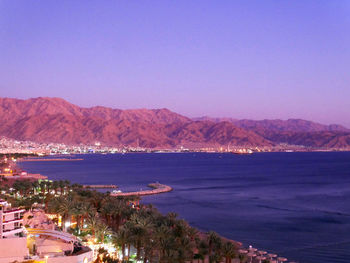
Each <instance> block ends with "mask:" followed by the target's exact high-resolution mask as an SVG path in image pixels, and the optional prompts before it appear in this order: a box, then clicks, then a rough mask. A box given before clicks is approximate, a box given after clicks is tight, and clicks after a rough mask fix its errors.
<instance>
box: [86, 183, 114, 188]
mask: <svg viewBox="0 0 350 263" xmlns="http://www.w3.org/2000/svg"><path fill="white" fill-rule="evenodd" d="M83 187H84V188H90V189H116V188H118V186H117V185H115V184H85V185H83Z"/></svg>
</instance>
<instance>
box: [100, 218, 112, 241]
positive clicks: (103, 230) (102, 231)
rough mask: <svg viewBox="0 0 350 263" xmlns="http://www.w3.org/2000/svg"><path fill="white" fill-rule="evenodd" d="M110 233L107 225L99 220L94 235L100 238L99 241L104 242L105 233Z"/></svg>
mask: <svg viewBox="0 0 350 263" xmlns="http://www.w3.org/2000/svg"><path fill="white" fill-rule="evenodd" d="M111 234H112V231H111V229H110V228H109V227H108V225H106V224H105V223H103V222H99V224H98V225H97V228H96V236H97V237H98V238H99V239H100V240H101V243H104V240H105V236H106V235H111Z"/></svg>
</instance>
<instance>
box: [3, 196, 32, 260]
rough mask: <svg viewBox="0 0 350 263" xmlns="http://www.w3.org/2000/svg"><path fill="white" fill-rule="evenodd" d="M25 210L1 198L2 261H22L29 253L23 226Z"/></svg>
mask: <svg viewBox="0 0 350 263" xmlns="http://www.w3.org/2000/svg"><path fill="white" fill-rule="evenodd" d="M24 212H25V210H24V209H18V208H11V205H9V204H8V203H7V202H6V201H4V200H1V199H0V263H3V262H4V263H5V262H13V261H15V260H18V261H21V260H23V258H25V257H27V256H28V254H29V251H28V248H27V238H26V235H25V229H24V227H23V214H24Z"/></svg>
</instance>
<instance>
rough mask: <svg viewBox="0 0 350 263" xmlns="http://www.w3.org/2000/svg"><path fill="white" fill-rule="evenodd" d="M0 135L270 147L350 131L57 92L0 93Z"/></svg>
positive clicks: (328, 140) (326, 142)
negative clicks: (68, 97) (74, 98)
mask: <svg viewBox="0 0 350 263" xmlns="http://www.w3.org/2000/svg"><path fill="white" fill-rule="evenodd" d="M0 136H6V137H9V138H13V139H17V140H31V141H37V142H58V143H66V144H80V143H83V144H92V143H94V142H96V141H99V142H101V143H102V144H105V145H110V146H112V145H113V146H123V145H124V146H140V147H148V148H165V147H166V148H169V147H176V146H180V145H183V146H185V147H212V146H216V147H217V146H224V147H227V146H228V145H230V146H247V147H254V146H259V147H264V146H266V147H271V146H273V145H275V144H278V143H281V142H282V143H288V144H298V145H307V146H312V147H332V148H346V147H349V146H350V141H349V136H350V131H349V130H348V129H346V128H345V127H343V126H340V125H329V126H327V125H322V124H318V123H314V122H310V121H304V120H287V121H283V120H263V121H253V120H237V119H231V118H225V119H220V118H215V119H212V118H209V117H203V118H197V119H195V120H193V119H190V118H188V117H185V116H182V115H180V114H177V113H175V112H172V111H170V110H168V109H135V110H120V109H112V108H108V107H101V106H96V107H91V108H82V107H79V106H77V105H74V104H71V103H69V102H67V101H65V100H63V99H60V98H41V97H40V98H33V99H27V100H20V99H12V98H0Z"/></svg>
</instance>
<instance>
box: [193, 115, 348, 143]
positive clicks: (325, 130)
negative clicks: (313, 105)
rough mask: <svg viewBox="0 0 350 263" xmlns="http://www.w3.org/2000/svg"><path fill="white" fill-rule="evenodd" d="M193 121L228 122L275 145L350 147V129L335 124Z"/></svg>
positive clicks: (297, 120) (293, 121)
mask: <svg viewBox="0 0 350 263" xmlns="http://www.w3.org/2000/svg"><path fill="white" fill-rule="evenodd" d="M193 120H207V121H213V122H216V123H220V122H222V121H228V122H230V123H232V124H234V125H235V126H237V127H240V128H243V129H246V130H249V131H252V132H254V133H256V134H258V135H260V136H262V137H263V138H265V139H266V140H269V141H271V142H273V143H276V144H280V143H285V144H291V145H304V146H309V147H320V148H321V147H323V148H348V147H349V146H350V141H349V138H350V137H349V136H350V129H348V128H346V127H344V126H342V125H337V124H331V125H324V124H320V123H316V122H312V121H307V120H302V119H288V120H279V119H277V120H247V119H243V120H238V119H233V118H210V117H201V118H194V119H193Z"/></svg>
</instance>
